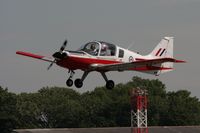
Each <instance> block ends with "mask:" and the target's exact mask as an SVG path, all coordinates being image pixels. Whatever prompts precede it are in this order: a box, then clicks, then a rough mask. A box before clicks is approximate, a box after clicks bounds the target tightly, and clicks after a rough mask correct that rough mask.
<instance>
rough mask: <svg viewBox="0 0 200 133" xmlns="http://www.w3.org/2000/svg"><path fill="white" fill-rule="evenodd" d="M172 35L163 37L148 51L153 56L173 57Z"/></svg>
mask: <svg viewBox="0 0 200 133" xmlns="http://www.w3.org/2000/svg"><path fill="white" fill-rule="evenodd" d="M173 43H174V38H173V37H164V38H163V39H162V40H161V41H160V43H159V44H158V45H157V46H156V47H155V48H154V50H153V51H152V52H151V53H150V55H151V56H153V57H169V58H173V45H174V44H173Z"/></svg>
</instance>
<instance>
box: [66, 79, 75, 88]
mask: <svg viewBox="0 0 200 133" xmlns="http://www.w3.org/2000/svg"><path fill="white" fill-rule="evenodd" d="M66 85H67V86H68V87H71V86H72V85H73V80H72V79H68V80H67V81H66Z"/></svg>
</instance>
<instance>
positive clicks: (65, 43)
mask: <svg viewBox="0 0 200 133" xmlns="http://www.w3.org/2000/svg"><path fill="white" fill-rule="evenodd" d="M66 46H67V40H65V41H64V43H63V45H62V46H61V47H60V50H59V53H62V52H63V50H65V47H66ZM54 63H56V59H54V61H53V62H52V63H51V64H50V65H49V66H48V68H47V70H49V69H50V68H51V67H52V66H53V64H54Z"/></svg>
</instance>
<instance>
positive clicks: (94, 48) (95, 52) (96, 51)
mask: <svg viewBox="0 0 200 133" xmlns="http://www.w3.org/2000/svg"><path fill="white" fill-rule="evenodd" d="M90 49H91V52H90V53H91V54H92V55H97V54H98V49H97V48H96V45H95V44H92V45H91V46H90Z"/></svg>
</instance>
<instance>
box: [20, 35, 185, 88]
mask: <svg viewBox="0 0 200 133" xmlns="http://www.w3.org/2000/svg"><path fill="white" fill-rule="evenodd" d="M66 46H67V40H66V41H64V43H63V45H62V46H61V48H60V50H59V51H58V52H55V53H54V54H53V55H52V56H53V57H45V56H41V55H37V54H32V53H29V52H23V51H17V52H16V54H19V55H23V56H28V57H32V58H36V59H40V60H43V61H47V62H50V63H51V64H50V65H49V67H48V69H50V68H51V67H52V65H53V64H54V63H55V64H57V65H58V66H60V67H64V68H66V69H68V70H69V73H70V76H69V78H68V80H67V81H66V84H67V86H69V87H71V86H72V85H73V83H74V84H75V86H76V87H77V88H81V87H82V86H83V81H84V80H85V78H86V77H87V75H88V74H89V73H90V72H92V71H97V72H99V73H101V75H102V76H103V78H104V80H105V81H106V88H107V89H112V88H113V87H114V86H115V83H114V81H113V80H109V79H108V78H107V76H106V72H109V71H119V72H123V71H139V72H144V73H148V74H153V75H156V76H158V75H160V74H162V73H166V72H169V71H172V70H173V63H184V62H185V61H182V60H176V59H174V58H173V37H164V38H163V39H162V40H161V42H160V43H159V44H158V45H157V46H156V47H155V48H154V49H153V51H152V52H151V53H150V54H148V55H145V56H143V55H140V54H138V53H135V52H133V51H130V50H128V49H124V48H122V47H119V46H117V45H114V44H111V43H107V42H103V41H92V42H89V43H87V44H85V45H83V46H82V47H80V48H79V49H78V50H77V51H70V50H65V47H66ZM77 69H80V70H82V71H83V72H84V73H83V75H82V77H81V78H78V79H76V80H75V81H74V82H73V80H72V78H73V75H74V74H75V72H74V71H75V70H77Z"/></svg>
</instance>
